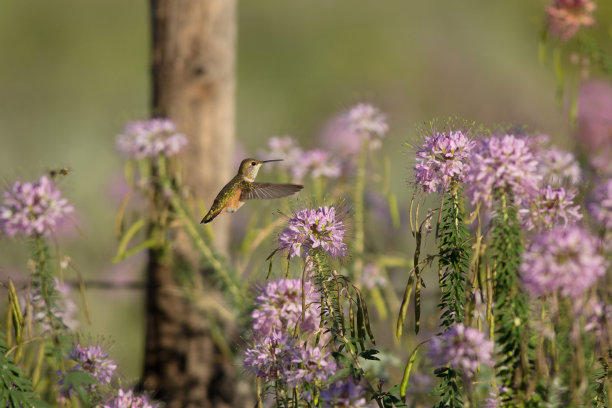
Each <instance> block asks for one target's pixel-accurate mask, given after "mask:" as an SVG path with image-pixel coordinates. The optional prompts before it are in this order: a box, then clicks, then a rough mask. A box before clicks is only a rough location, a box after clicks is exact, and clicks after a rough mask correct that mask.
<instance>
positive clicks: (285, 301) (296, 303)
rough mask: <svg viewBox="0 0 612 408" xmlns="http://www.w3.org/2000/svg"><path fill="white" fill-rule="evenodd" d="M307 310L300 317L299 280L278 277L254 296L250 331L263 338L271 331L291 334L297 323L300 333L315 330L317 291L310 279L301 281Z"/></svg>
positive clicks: (317, 323)
mask: <svg viewBox="0 0 612 408" xmlns="http://www.w3.org/2000/svg"><path fill="white" fill-rule="evenodd" d="M304 293H305V296H306V297H305V304H306V311H305V313H304V319H302V281H301V280H300V279H280V280H277V281H271V282H269V283H268V285H267V286H266V288H265V289H264V290H263V291H262V293H261V294H260V295H259V296H257V301H256V303H257V305H256V307H255V310H253V312H252V313H251V317H252V318H253V334H254V336H255V337H256V338H263V337H266V336H269V335H271V334H272V332H274V331H277V332H283V333H285V334H288V335H293V334H294V332H295V328H296V325H298V323H299V328H300V329H301V331H302V332H314V331H315V330H316V329H317V328H318V327H319V323H320V319H319V315H320V302H319V299H320V297H319V294H318V293H317V291H316V290H315V288H314V285H313V284H312V283H311V282H310V281H308V280H307V281H305V282H304Z"/></svg>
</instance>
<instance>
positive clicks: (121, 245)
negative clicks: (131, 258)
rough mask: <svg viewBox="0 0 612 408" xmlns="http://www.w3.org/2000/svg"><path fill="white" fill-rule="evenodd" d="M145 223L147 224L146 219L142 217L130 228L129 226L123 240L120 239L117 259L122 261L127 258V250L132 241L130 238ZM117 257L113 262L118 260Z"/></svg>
mask: <svg viewBox="0 0 612 408" xmlns="http://www.w3.org/2000/svg"><path fill="white" fill-rule="evenodd" d="M145 225H146V222H145V219H144V218H140V219H138V220H137V221H136V222H134V223H133V224H132V225H131V226H130V228H128V230H127V231H126V232H125V234H124V235H123V237H121V240H120V241H119V247H118V248H117V255H115V259H118V260H119V261H120V260H122V259H125V258H126V256H125V251H126V249H127V246H128V244H129V243H130V240H131V239H132V238H133V237H134V235H136V233H137V232H138V231H140V229H141V228H142V227H144V226H145ZM115 259H113V262H118V261H116V260H115Z"/></svg>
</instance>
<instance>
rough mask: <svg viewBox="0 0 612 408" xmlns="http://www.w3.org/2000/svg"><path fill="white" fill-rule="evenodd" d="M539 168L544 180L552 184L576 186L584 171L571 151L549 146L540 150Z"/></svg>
mask: <svg viewBox="0 0 612 408" xmlns="http://www.w3.org/2000/svg"><path fill="white" fill-rule="evenodd" d="M537 156H538V160H539V162H540V164H539V169H540V172H541V174H542V176H543V177H542V178H543V181H544V182H545V183H548V184H550V185H552V186H555V187H559V186H563V185H569V186H575V185H577V184H578V183H580V180H581V178H582V172H581V170H580V165H579V164H578V162H577V161H576V158H575V157H574V155H573V154H572V153H570V152H565V151H563V150H560V149H557V148H554V147H549V148H546V149H541V150H538V152H537Z"/></svg>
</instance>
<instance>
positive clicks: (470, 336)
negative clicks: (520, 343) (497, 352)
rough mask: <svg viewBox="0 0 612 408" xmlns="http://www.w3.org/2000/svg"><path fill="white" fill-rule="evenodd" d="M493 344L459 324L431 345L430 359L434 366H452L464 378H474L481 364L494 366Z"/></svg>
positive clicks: (471, 329)
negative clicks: (461, 373) (460, 372)
mask: <svg viewBox="0 0 612 408" xmlns="http://www.w3.org/2000/svg"><path fill="white" fill-rule="evenodd" d="M492 354H493V342H492V341H491V340H489V339H487V338H486V337H485V335H484V334H483V333H481V332H479V331H478V330H477V329H474V328H473V327H465V326H464V325H463V324H462V323H459V324H457V325H455V326H453V327H451V328H450V329H448V330H447V331H445V332H444V333H442V334H441V335H439V336H435V337H433V338H432V339H431V342H430V343H429V353H428V356H429V358H431V359H432V361H433V364H434V366H436V367H441V366H446V365H447V364H448V365H450V366H451V367H452V368H454V369H457V370H461V371H462V372H463V375H464V376H467V377H473V376H474V375H475V374H476V371H477V370H478V366H479V365H480V364H483V365H487V366H489V367H492V366H493V357H492Z"/></svg>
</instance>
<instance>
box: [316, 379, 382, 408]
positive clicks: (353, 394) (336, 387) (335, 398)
mask: <svg viewBox="0 0 612 408" xmlns="http://www.w3.org/2000/svg"><path fill="white" fill-rule="evenodd" d="M364 395H365V389H364V388H363V387H362V386H361V385H359V384H355V383H354V382H353V380H351V379H344V380H340V381H336V382H334V383H333V384H331V385H330V386H329V388H327V389H325V390H322V391H321V401H322V402H323V405H322V406H323V407H329V408H331V407H334V408H349V407H350V408H361V407H368V406H374V405H372V404H368V403H367V401H366V399H365V398H364Z"/></svg>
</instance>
